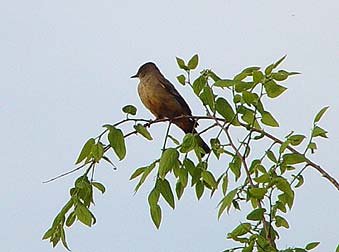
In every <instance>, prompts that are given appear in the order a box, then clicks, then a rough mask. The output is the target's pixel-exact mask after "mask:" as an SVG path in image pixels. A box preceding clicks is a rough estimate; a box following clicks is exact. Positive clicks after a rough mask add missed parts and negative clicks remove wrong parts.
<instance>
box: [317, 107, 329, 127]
mask: <svg viewBox="0 0 339 252" xmlns="http://www.w3.org/2000/svg"><path fill="white" fill-rule="evenodd" d="M329 107H330V106H326V107H324V108H322V109H321V110H320V111H319V112H318V113H317V115H316V116H315V118H314V123H316V122H319V121H320V119H321V117H322V116H323V115H324V113H325V112H326V110H327V109H328V108H329Z"/></svg>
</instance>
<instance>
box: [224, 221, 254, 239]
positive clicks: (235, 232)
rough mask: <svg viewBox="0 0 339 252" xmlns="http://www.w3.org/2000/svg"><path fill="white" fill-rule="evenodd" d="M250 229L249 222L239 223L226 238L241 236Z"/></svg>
mask: <svg viewBox="0 0 339 252" xmlns="http://www.w3.org/2000/svg"><path fill="white" fill-rule="evenodd" d="M250 231H251V224H250V223H241V224H239V226H237V227H236V228H235V229H234V230H233V231H232V232H231V233H229V234H228V235H227V237H228V238H236V237H238V236H242V235H244V234H247V233H248V232H250Z"/></svg>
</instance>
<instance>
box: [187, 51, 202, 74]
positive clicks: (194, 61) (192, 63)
mask: <svg viewBox="0 0 339 252" xmlns="http://www.w3.org/2000/svg"><path fill="white" fill-rule="evenodd" d="M198 62H199V56H198V54H195V55H193V57H192V58H191V59H190V60H189V61H188V64H187V66H188V68H189V69H191V70H193V69H195V68H196V67H197V66H198Z"/></svg>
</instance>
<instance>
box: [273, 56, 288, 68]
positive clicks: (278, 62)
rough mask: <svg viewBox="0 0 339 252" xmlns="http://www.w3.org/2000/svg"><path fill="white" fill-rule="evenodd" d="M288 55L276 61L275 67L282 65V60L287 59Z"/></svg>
mask: <svg viewBox="0 0 339 252" xmlns="http://www.w3.org/2000/svg"><path fill="white" fill-rule="evenodd" d="M286 57H287V55H284V56H283V57H282V58H281V59H279V60H278V61H277V62H275V63H274V68H276V67H277V66H279V65H280V63H281V62H283V61H284V60H285V59H286Z"/></svg>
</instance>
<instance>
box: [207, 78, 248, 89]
mask: <svg viewBox="0 0 339 252" xmlns="http://www.w3.org/2000/svg"><path fill="white" fill-rule="evenodd" d="M239 83H242V81H237V80H229V79H224V80H218V81H216V82H215V83H214V84H213V86H215V87H232V86H235V85H237V84H239Z"/></svg>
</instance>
